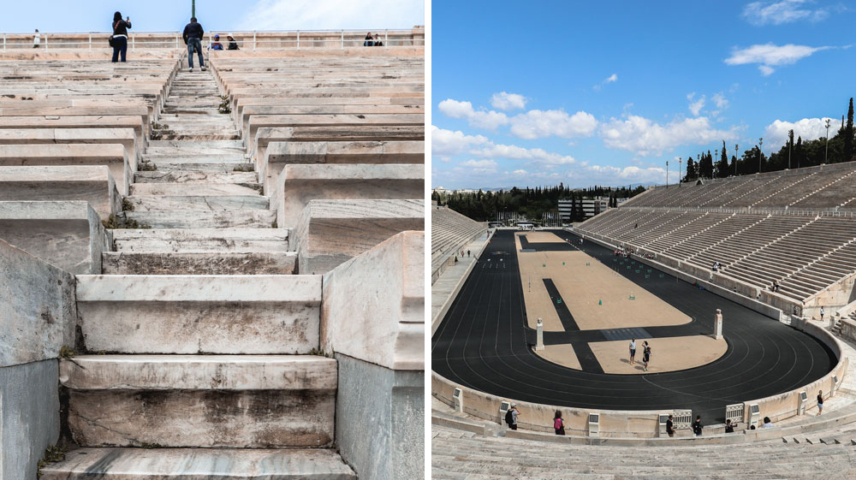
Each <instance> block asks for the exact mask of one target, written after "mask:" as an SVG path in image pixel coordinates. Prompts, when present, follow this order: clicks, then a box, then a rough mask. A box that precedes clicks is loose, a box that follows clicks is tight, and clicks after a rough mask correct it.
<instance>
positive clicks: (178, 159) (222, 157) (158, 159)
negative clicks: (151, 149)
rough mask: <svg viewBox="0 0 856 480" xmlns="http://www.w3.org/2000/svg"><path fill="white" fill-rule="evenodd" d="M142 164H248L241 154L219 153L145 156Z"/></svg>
mask: <svg viewBox="0 0 856 480" xmlns="http://www.w3.org/2000/svg"><path fill="white" fill-rule="evenodd" d="M143 161H144V162H154V163H155V164H156V165H157V164H158V163H162V162H168V163H219V162H237V161H241V162H244V163H249V162H248V161H247V159H246V158H244V155H243V152H234V153H233V152H220V153H212V154H204V153H185V154H183V155H179V154H160V153H158V154H148V153H147V154H145V155H143Z"/></svg>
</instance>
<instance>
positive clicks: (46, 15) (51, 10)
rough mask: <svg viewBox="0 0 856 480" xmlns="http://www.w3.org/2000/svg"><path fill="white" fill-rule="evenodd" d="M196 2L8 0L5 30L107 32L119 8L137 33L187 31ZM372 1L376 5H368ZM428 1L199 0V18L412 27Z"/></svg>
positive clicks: (303, 26)
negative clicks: (185, 29) (38, 0)
mask: <svg viewBox="0 0 856 480" xmlns="http://www.w3.org/2000/svg"><path fill="white" fill-rule="evenodd" d="M190 5H191V0H148V1H145V2H141V1H139V0H137V1H130V0H121V1H115V0H110V1H107V0H74V1H67V0H66V1H57V0H49V1H46V2H25V1H14V0H8V1H4V2H3V8H2V11H3V13H2V15H0V32H7V33H27V32H32V31H33V30H34V29H36V28H38V29H39V30H40V31H42V32H90V31H99V32H105V31H108V30H109V29H110V22H111V20H112V19H113V12H115V11H117V10H118V11H121V12H122V14H123V15H128V16H130V17H131V23H132V24H133V25H134V29H136V30H137V31H141V32H142V31H146V32H158V31H160V32H164V31H176V30H179V29H183V28H184V25H185V24H186V23H187V21H188V20H189V18H190ZM367 5H369V6H370V8H367ZM424 8H425V7H424V2H423V1H422V0H373V1H372V2H371V3H370V4H365V3H362V2H354V1H350V0H251V1H234V0H232V1H227V0H197V1H196V16H197V17H198V18H199V21H200V23H202V25H203V26H204V27H205V28H206V29H210V30H309V29H313V30H334V29H342V28H344V29H369V28H371V29H387V28H389V29H400V28H404V29H409V28H412V27H413V26H414V25H424V24H425V20H424V18H425V14H424Z"/></svg>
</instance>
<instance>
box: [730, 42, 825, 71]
mask: <svg viewBox="0 0 856 480" xmlns="http://www.w3.org/2000/svg"><path fill="white" fill-rule="evenodd" d="M831 48H835V47H808V46H805V45H793V44H788V45H781V46H779V45H774V44H772V43H768V44H765V45H752V46H751V47H749V48H742V49H741V48H736V47H735V48H734V49H733V50H732V52H731V56H730V57H728V58H726V59H725V63H726V65H749V64H754V63H757V64H760V65H759V66H758V69H759V70H761V73H762V74H763V75H764V76H768V75H770V74H772V73H773V72H774V69H773V67H776V66H781V65H793V64H794V63H797V62H798V61H800V60H801V59H803V58H806V57H810V56H812V55H813V54H814V53H815V52H819V51H821V50H829V49H831Z"/></svg>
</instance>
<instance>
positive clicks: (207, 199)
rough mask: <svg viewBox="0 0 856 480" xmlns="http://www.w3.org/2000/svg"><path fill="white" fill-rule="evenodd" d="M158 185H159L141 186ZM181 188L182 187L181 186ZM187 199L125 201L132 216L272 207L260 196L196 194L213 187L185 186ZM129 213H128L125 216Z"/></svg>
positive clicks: (144, 197) (134, 197)
mask: <svg viewBox="0 0 856 480" xmlns="http://www.w3.org/2000/svg"><path fill="white" fill-rule="evenodd" d="M142 185H158V184H142ZM179 185H181V184H179ZM185 187H186V189H187V193H186V195H132V196H128V197H125V204H129V205H131V207H132V208H133V210H132V211H131V212H133V213H136V212H183V213H187V214H194V213H196V212H216V211H221V210H267V209H268V208H269V207H270V199H269V198H268V197H265V196H262V195H258V192H256V194H254V195H231V194H230V195H226V194H218V193H213V194H210V195H208V194H204V193H203V194H199V195H197V194H196V191H197V190H202V189H208V190H210V189H211V188H212V187H210V186H207V185H186V186H185ZM126 213H128V212H126Z"/></svg>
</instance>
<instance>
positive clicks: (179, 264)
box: [101, 249, 297, 275]
mask: <svg viewBox="0 0 856 480" xmlns="http://www.w3.org/2000/svg"><path fill="white" fill-rule="evenodd" d="M296 264H297V253H295V252H271V253H255V252H249V253H245V252H230V251H225V250H223V249H221V250H220V251H212V252H204V253H185V252H181V253H127V252H104V253H103V254H101V273H104V274H111V275H288V274H292V273H294V270H295V267H296Z"/></svg>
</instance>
